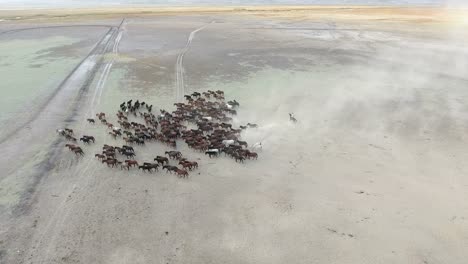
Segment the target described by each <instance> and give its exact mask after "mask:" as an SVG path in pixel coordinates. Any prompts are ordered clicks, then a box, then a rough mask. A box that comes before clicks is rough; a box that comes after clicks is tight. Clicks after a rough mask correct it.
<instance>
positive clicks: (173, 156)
mask: <svg viewBox="0 0 468 264" xmlns="http://www.w3.org/2000/svg"><path fill="white" fill-rule="evenodd" d="M164 154H166V155H168V156H169V158H171V159H180V158H181V157H182V153H180V151H175V150H173V151H166V152H164Z"/></svg>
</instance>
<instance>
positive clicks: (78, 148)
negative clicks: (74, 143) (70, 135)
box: [72, 147, 84, 156]
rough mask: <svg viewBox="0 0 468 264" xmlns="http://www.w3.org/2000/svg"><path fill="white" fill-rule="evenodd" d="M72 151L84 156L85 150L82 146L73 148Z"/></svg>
mask: <svg viewBox="0 0 468 264" xmlns="http://www.w3.org/2000/svg"><path fill="white" fill-rule="evenodd" d="M72 151H73V152H74V153H75V155H77V156H78V155H81V156H84V152H83V150H82V149H81V148H80V147H76V148H74V149H72Z"/></svg>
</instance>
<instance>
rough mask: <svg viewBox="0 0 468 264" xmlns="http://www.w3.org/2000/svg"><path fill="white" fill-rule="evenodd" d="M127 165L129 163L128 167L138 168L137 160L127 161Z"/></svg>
mask: <svg viewBox="0 0 468 264" xmlns="http://www.w3.org/2000/svg"><path fill="white" fill-rule="evenodd" d="M125 163H127V165H128V166H130V167H133V166H138V161H136V160H125Z"/></svg>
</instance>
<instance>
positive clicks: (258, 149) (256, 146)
mask: <svg viewBox="0 0 468 264" xmlns="http://www.w3.org/2000/svg"><path fill="white" fill-rule="evenodd" d="M251 149H252V150H257V151H262V149H263V145H262V142H257V143H255V144H253V146H252V147H251Z"/></svg>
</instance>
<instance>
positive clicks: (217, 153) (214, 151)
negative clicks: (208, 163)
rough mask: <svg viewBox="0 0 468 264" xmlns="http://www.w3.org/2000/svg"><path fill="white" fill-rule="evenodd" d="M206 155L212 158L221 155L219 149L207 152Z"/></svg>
mask: <svg viewBox="0 0 468 264" xmlns="http://www.w3.org/2000/svg"><path fill="white" fill-rule="evenodd" d="M205 155H208V156H209V157H210V158H212V157H213V156H215V157H217V156H218V155H219V150H218V149H209V150H207V151H205Z"/></svg>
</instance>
